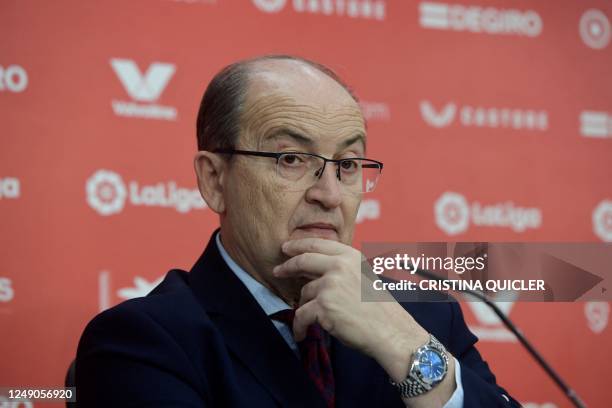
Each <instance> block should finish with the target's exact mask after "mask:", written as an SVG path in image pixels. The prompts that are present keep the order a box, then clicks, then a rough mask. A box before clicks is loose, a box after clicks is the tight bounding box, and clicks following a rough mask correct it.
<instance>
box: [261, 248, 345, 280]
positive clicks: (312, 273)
mask: <svg viewBox="0 0 612 408" xmlns="http://www.w3.org/2000/svg"><path fill="white" fill-rule="evenodd" d="M333 262H334V259H333V258H332V257H330V256H328V255H323V254H317V253H314V254H313V253H304V254H300V255H297V256H294V257H293V258H291V259H288V260H287V261H285V262H284V263H282V264H280V265H277V266H275V267H274V269H273V270H272V273H273V274H274V275H275V276H276V277H279V278H287V277H291V278H297V277H303V278H308V279H317V278H319V277H320V276H322V275H323V274H324V273H325V272H326V271H328V270H330V269H332V267H333Z"/></svg>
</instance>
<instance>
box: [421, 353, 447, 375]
mask: <svg viewBox="0 0 612 408" xmlns="http://www.w3.org/2000/svg"><path fill="white" fill-rule="evenodd" d="M419 371H420V372H421V375H422V376H423V380H425V381H427V382H429V383H432V382H436V381H440V380H441V379H442V377H443V376H444V372H445V371H446V362H445V361H444V360H443V359H442V356H441V355H440V354H439V353H438V352H437V351H434V350H431V349H430V350H425V351H424V352H423V353H421V355H420V356H419Z"/></svg>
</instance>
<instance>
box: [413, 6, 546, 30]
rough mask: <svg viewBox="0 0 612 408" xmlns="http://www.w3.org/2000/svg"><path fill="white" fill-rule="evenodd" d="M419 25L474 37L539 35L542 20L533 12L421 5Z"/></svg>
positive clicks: (478, 7)
mask: <svg viewBox="0 0 612 408" xmlns="http://www.w3.org/2000/svg"><path fill="white" fill-rule="evenodd" d="M419 23H420V24H421V27H423V28H429V29H436V30H454V31H470V32H473V33H486V34H506V35H511V34H514V35H524V36H527V37H536V36H538V35H540V33H541V32H542V26H543V23H542V18H541V17H540V15H539V14H538V13H537V12H536V11H534V10H527V11H520V10H512V9H508V10H502V9H496V8H494V7H480V6H473V5H469V6H466V5H462V4H446V3H438V2H430V1H424V2H421V3H420V4H419Z"/></svg>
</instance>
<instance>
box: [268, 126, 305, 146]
mask: <svg viewBox="0 0 612 408" xmlns="http://www.w3.org/2000/svg"><path fill="white" fill-rule="evenodd" d="M283 136H289V137H290V138H291V139H294V140H295V141H296V142H298V143H300V144H303V145H306V146H312V145H314V141H313V140H312V139H311V138H309V137H307V136H304V135H302V134H300V133H298V132H296V131H294V130H291V129H287V128H280V129H277V130H276V131H275V132H273V133H271V134H269V135H268V136H266V137H265V140H270V139H276V138H279V137H283Z"/></svg>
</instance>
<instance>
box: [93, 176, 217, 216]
mask: <svg viewBox="0 0 612 408" xmlns="http://www.w3.org/2000/svg"><path fill="white" fill-rule="evenodd" d="M85 192H86V195H87V203H88V204H89V206H90V207H91V208H93V209H94V210H96V211H97V212H98V214H100V215H104V216H107V215H113V214H117V213H120V212H121V211H122V210H123V208H124V207H125V203H126V202H129V203H130V204H132V205H134V206H147V207H170V208H174V209H175V210H176V211H178V212H180V213H187V212H189V211H191V210H192V209H202V208H205V207H206V203H204V200H202V197H201V196H200V192H199V191H198V189H187V188H179V187H177V186H176V183H175V182H174V181H169V182H165V183H164V182H160V183H157V184H155V185H142V186H141V185H139V183H138V182H136V181H130V182H129V183H128V185H127V187H126V184H125V183H124V181H123V179H122V178H121V176H120V175H119V174H117V173H115V172H113V171H110V170H98V171H96V172H95V173H94V174H93V175H92V176H91V177H90V178H89V179H88V180H87V182H86V185H85Z"/></svg>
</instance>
